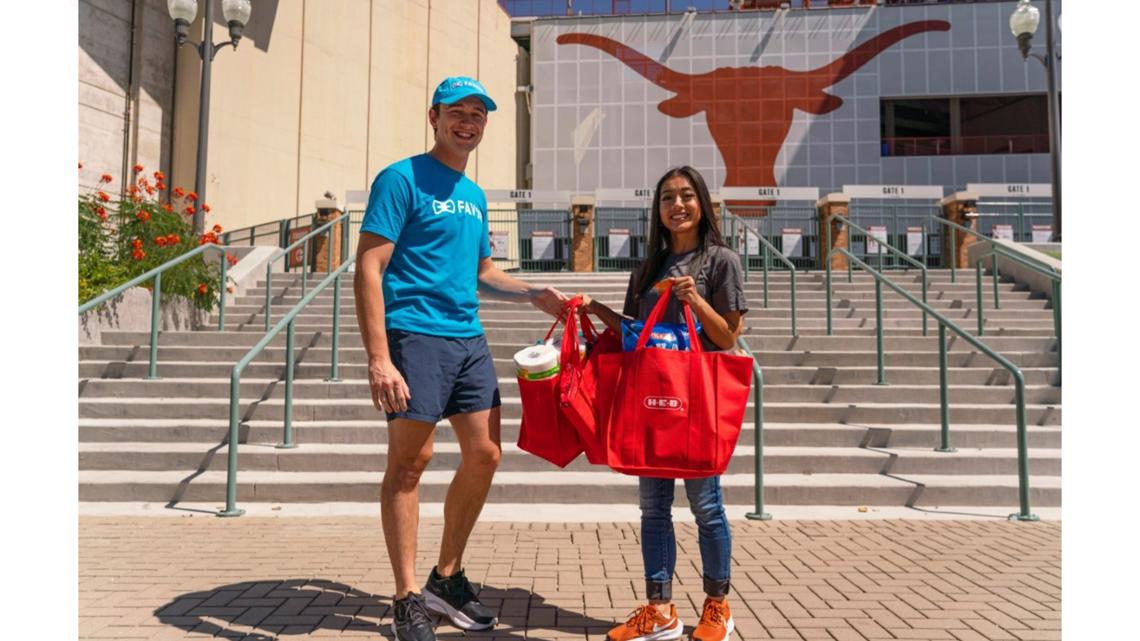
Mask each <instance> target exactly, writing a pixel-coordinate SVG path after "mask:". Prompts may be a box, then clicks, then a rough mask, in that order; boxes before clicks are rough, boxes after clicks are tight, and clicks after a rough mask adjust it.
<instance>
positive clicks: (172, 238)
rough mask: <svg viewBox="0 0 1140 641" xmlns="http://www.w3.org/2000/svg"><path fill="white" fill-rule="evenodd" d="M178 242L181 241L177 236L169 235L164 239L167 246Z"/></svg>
mask: <svg viewBox="0 0 1140 641" xmlns="http://www.w3.org/2000/svg"><path fill="white" fill-rule="evenodd" d="M180 242H182V239H181V238H179V237H178V234H170V235H169V236H167V237H166V244H168V245H177V244H178V243H180Z"/></svg>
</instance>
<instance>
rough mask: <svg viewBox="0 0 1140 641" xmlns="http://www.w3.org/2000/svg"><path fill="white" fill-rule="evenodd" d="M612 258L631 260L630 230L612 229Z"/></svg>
mask: <svg viewBox="0 0 1140 641" xmlns="http://www.w3.org/2000/svg"><path fill="white" fill-rule="evenodd" d="M610 258H629V230H628V229H618V228H616V227H615V228H611V229H610Z"/></svg>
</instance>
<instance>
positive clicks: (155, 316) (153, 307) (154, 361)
mask: <svg viewBox="0 0 1140 641" xmlns="http://www.w3.org/2000/svg"><path fill="white" fill-rule="evenodd" d="M161 302H162V272H158V273H157V274H155V275H154V291H153V292H151V299H150V366H149V367H148V368H147V373H146V380H148V381H154V380H158V324H159V322H160V320H161V316H162V315H161V313H160V310H159V305H160V304H161Z"/></svg>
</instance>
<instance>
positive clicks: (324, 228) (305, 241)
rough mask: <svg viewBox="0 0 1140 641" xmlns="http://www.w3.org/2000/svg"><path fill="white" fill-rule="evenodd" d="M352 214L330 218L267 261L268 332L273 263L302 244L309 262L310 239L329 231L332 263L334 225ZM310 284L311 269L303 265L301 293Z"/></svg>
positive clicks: (266, 327) (266, 316)
mask: <svg viewBox="0 0 1140 641" xmlns="http://www.w3.org/2000/svg"><path fill="white" fill-rule="evenodd" d="M350 214H351V212H345V213H343V214H341V215H339V216H337V217H336V218H334V219H332V220H330V221H329V222H327V223H325V224H324V225H321V226H320V227H318V228H316V229H314V230H313V231H311V232H309V233H307V234H305V235H304V236H301V237H300V238H298V239H297V240H295V241H293V243H291V244H290V245H289V246H287V247H284V248H282V249H280V250H278V253H277V254H276V255H274V256H273V258H270V259H269V260H268V261H267V262H266V263H265V331H267V332H268V331H269V319H270V318H271V317H272V316H273V313H272V309H271V307H270V305H271V303H272V300H273V263H275V262H277V261H278V260H281V258H282V257H283V256H288V255H289V253H290V252H292V251H293V250H294V249H297V248H298V247H301V246H304V250H303V251H304V254H305V261H306V262H307V261H308V260H309V241H310V240H311V239H313V238H314V237H316V236H319V235H321V234H324V233H327V234H328V235H329V242H328V251H329V265H332V259H333V242H332V239H333V236H332V234H333V226H334V225H336V224H337V223H339V222H341V221H343V220H347V219H348V217H349V215H350ZM347 235H348V230H347V229H342V230H341V237H342V238H343V237H344V236H347ZM286 265H288V263H286ZM308 285H309V271H308V270H307V269H305V268H304V267H302V268H301V295H302V296H304V295H305V291H306V290H307V289H308Z"/></svg>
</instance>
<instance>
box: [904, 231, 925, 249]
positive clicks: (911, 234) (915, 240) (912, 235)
mask: <svg viewBox="0 0 1140 641" xmlns="http://www.w3.org/2000/svg"><path fill="white" fill-rule="evenodd" d="M906 253H907V255H909V256H918V255H919V254H921V253H922V227H907V228H906Z"/></svg>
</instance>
